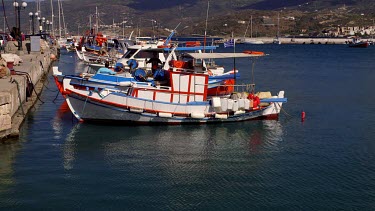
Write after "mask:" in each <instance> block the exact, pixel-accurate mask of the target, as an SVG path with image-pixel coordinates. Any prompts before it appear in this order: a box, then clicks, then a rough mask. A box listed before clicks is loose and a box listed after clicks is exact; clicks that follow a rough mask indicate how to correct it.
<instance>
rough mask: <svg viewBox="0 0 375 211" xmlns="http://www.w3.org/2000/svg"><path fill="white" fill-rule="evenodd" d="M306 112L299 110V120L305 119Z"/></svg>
mask: <svg viewBox="0 0 375 211" xmlns="http://www.w3.org/2000/svg"><path fill="white" fill-rule="evenodd" d="M305 117H306V113H305V112H304V111H302V112H301V121H302V122H303V121H305Z"/></svg>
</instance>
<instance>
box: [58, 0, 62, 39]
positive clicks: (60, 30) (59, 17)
mask: <svg viewBox="0 0 375 211" xmlns="http://www.w3.org/2000/svg"><path fill="white" fill-rule="evenodd" d="M57 6H58V7H57V8H58V9H59V37H60V38H61V7H60V0H57Z"/></svg>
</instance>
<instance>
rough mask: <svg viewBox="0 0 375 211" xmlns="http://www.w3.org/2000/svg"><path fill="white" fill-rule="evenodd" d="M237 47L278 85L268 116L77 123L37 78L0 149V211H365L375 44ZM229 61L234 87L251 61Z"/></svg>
mask: <svg viewBox="0 0 375 211" xmlns="http://www.w3.org/2000/svg"><path fill="white" fill-rule="evenodd" d="M245 49H246V50H259V51H264V52H266V53H268V54H269V56H267V57H265V58H260V59H258V60H256V63H255V72H254V78H255V83H256V84H257V87H256V89H257V90H270V91H272V92H273V93H275V92H277V91H279V90H285V94H286V97H288V103H287V104H285V106H284V109H285V110H284V112H283V113H282V114H281V116H280V120H279V121H249V122H241V123H230V124H219V125H200V126H152V127H148V126H139V127H129V126H106V125H92V124H80V123H77V121H76V120H75V119H74V118H73V117H72V115H71V114H70V113H69V109H68V108H67V106H66V104H65V103H64V100H63V98H62V97H61V96H58V97H57V98H56V100H55V101H53V100H54V98H55V97H56V95H57V89H56V87H55V84H54V82H53V80H52V77H51V75H49V76H48V82H47V83H46V85H45V87H46V88H45V89H44V91H43V93H42V95H41V99H42V100H43V101H44V103H40V102H38V103H37V105H36V106H35V107H34V108H33V109H32V112H31V113H30V114H29V115H28V116H27V118H26V121H25V122H24V124H23V126H22V128H21V136H20V137H19V139H17V140H14V141H7V142H5V143H1V144H0V208H1V209H4V210H10V209H16V210H30V209H41V210H45V209H51V210H71V209H85V210H97V209H100V210H134V209H136V210H139V209H145V210H146V209H147V210H151V209H152V210H191V209H200V210H208V209H210V210H213V209H215V210H216V209H217V210H229V209H231V210H245V209H246V210H249V209H277V210H282V209H285V210H311V209H318V210H330V209H335V210H336V209H344V210H352V209H361V210H374V209H375V162H374V160H375V129H374V126H375V112H374V109H375V98H374V96H373V90H374V84H375V68H374V62H375V60H374V59H375V47H374V46H370V47H369V48H367V49H352V48H348V47H347V46H344V45H256V46H244V45H237V47H236V51H237V52H239V51H243V50H245ZM219 51H228V52H230V51H233V49H223V48H222V49H219ZM74 61H75V57H74V54H69V53H64V52H63V54H62V55H61V58H60V61H59V62H58V64H57V65H59V67H60V69H62V70H63V71H64V72H65V73H74V72H79V71H80V70H81V69H82V68H84V66H83V64H80V63H75V62H74ZM233 62H234V61H233V60H230V61H217V63H220V64H226V65H231V66H233ZM235 63H236V67H237V68H238V69H239V70H240V72H241V79H240V80H239V83H242V82H245V81H248V80H251V78H252V77H251V75H252V74H251V63H249V61H248V60H247V59H241V60H240V59H237V60H236V61H235ZM229 69H231V67H230V68H229ZM301 111H305V112H306V120H305V122H301V119H300V115H301Z"/></svg>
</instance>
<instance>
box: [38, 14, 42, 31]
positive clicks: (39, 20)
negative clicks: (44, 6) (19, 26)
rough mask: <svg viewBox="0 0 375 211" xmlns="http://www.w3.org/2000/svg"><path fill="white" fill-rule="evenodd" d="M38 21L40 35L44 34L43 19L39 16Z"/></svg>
mask: <svg viewBox="0 0 375 211" xmlns="http://www.w3.org/2000/svg"><path fill="white" fill-rule="evenodd" d="M38 22H39V35H41V34H42V19H41V18H40V17H38Z"/></svg>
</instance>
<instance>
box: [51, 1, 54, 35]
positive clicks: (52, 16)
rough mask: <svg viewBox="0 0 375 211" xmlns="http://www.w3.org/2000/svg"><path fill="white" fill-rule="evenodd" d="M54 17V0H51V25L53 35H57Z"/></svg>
mask: <svg viewBox="0 0 375 211" xmlns="http://www.w3.org/2000/svg"><path fill="white" fill-rule="evenodd" d="M53 18H54V15H53V2H52V0H51V20H52V21H51V23H52V25H51V27H52V29H51V30H52V36H55V30H54V27H53V26H54V23H55V21H54V20H53Z"/></svg>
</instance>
